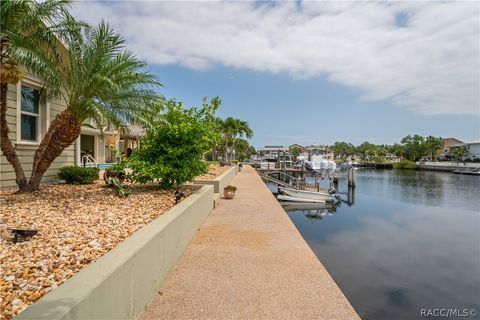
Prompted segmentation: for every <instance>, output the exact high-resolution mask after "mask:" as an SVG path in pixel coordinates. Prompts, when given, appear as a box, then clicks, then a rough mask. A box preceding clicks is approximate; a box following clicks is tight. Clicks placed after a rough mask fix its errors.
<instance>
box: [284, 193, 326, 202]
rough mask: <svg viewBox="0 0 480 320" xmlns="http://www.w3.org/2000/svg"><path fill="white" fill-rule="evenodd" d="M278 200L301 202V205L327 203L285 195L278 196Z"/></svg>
mask: <svg viewBox="0 0 480 320" xmlns="http://www.w3.org/2000/svg"><path fill="white" fill-rule="evenodd" d="M277 199H278V200H282V201H292V202H301V203H326V201H325V200H320V199H306V198H298V197H292V196H286V195H284V194H279V195H278V196H277Z"/></svg>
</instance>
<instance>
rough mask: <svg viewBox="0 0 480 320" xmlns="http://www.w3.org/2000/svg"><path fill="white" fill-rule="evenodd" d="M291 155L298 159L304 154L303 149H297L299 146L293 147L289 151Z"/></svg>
mask: <svg viewBox="0 0 480 320" xmlns="http://www.w3.org/2000/svg"><path fill="white" fill-rule="evenodd" d="M288 151H289V152H290V153H291V154H293V156H294V157H295V158H296V157H298V156H299V155H300V152H302V149H301V148H300V147H297V146H292V147H290V148H289V150H288Z"/></svg>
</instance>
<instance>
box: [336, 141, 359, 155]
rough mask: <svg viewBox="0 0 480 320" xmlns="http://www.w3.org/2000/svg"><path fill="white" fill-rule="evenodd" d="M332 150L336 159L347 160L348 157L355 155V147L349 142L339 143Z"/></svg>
mask: <svg viewBox="0 0 480 320" xmlns="http://www.w3.org/2000/svg"><path fill="white" fill-rule="evenodd" d="M330 148H331V149H332V150H333V152H334V153H335V157H336V158H337V159H341V160H346V159H347V158H348V157H351V156H353V155H354V154H355V146H354V145H353V144H351V143H348V142H343V141H340V142H338V141H337V142H335V144H334V145H333V146H331V147H330Z"/></svg>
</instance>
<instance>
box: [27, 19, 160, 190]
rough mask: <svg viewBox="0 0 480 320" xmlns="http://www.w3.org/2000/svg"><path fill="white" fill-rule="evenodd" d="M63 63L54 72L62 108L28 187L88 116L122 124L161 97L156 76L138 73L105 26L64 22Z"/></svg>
mask: <svg viewBox="0 0 480 320" xmlns="http://www.w3.org/2000/svg"><path fill="white" fill-rule="evenodd" d="M68 25H69V26H70V29H69V32H68V33H67V37H66V38H65V41H66V43H67V47H68V52H67V59H66V65H65V67H61V68H59V69H58V70H57V72H58V73H57V74H58V75H59V76H60V77H59V80H60V81H59V82H60V83H61V86H60V88H61V89H63V90H61V91H60V92H64V93H63V94H62V95H63V96H64V99H65V101H66V102H67V109H66V110H64V111H63V112H61V113H59V114H58V115H57V117H56V118H55V119H54V120H53V122H52V123H51V125H50V127H49V130H48V131H47V134H46V135H45V137H44V138H43V140H42V142H41V143H40V146H39V148H38V149H37V151H36V152H35V158H34V163H33V169H32V176H31V177H30V181H29V189H30V190H35V189H38V187H39V184H40V181H41V178H42V176H43V174H44V173H45V171H46V170H47V169H48V167H49V166H50V165H51V163H52V162H53V161H54V160H55V158H57V157H58V156H59V155H60V154H61V152H62V151H63V150H64V149H65V148H67V147H68V146H70V145H71V144H72V143H73V142H74V141H75V139H77V138H78V136H79V135H80V130H81V125H82V122H84V121H85V120H86V119H88V118H91V119H93V120H95V122H96V123H97V124H98V125H100V126H104V125H107V124H108V123H110V124H113V125H115V126H117V127H121V126H122V125H124V123H123V119H124V118H125V117H126V118H131V119H139V120H141V119H143V118H145V115H146V114H147V113H148V112H149V110H152V109H151V108H152V105H155V103H156V102H158V100H159V99H160V96H159V95H158V94H157V93H156V92H155V91H154V88H155V87H157V86H160V83H159V82H157V80H155V77H154V76H153V75H152V74H150V73H148V72H146V71H142V69H143V68H145V66H146V64H145V63H144V62H143V61H140V60H138V59H137V58H136V57H135V56H134V54H133V52H131V51H128V50H124V43H125V40H124V39H123V38H122V37H120V36H119V35H118V34H116V33H115V32H114V31H113V30H112V29H111V28H110V27H109V25H108V24H106V23H105V22H103V21H102V22H101V23H100V24H99V25H98V26H96V27H91V26H82V25H78V24H77V23H76V22H75V21H73V20H71V21H69V23H68Z"/></svg>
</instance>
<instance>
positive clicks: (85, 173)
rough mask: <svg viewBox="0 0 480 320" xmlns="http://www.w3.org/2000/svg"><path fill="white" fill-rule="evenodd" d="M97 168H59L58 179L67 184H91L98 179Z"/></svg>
mask: <svg viewBox="0 0 480 320" xmlns="http://www.w3.org/2000/svg"><path fill="white" fill-rule="evenodd" d="M99 171H100V169H98V168H83V167H78V166H67V167H63V168H60V169H59V171H58V177H59V178H60V179H62V180H65V182H66V183H68V184H91V183H93V182H94V181H95V180H97V179H98V173H99Z"/></svg>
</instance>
